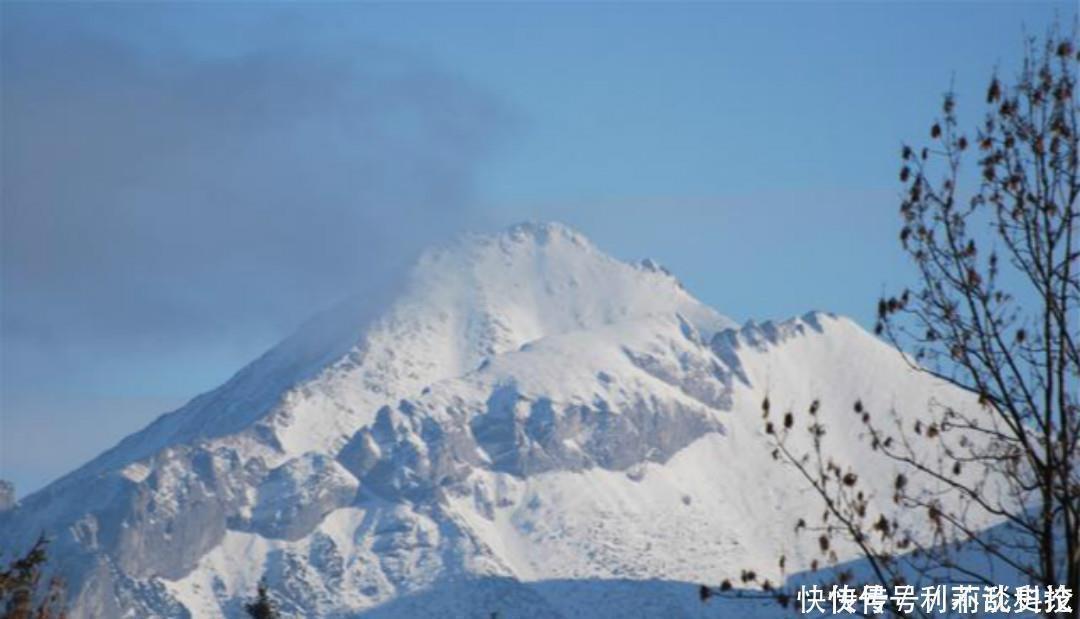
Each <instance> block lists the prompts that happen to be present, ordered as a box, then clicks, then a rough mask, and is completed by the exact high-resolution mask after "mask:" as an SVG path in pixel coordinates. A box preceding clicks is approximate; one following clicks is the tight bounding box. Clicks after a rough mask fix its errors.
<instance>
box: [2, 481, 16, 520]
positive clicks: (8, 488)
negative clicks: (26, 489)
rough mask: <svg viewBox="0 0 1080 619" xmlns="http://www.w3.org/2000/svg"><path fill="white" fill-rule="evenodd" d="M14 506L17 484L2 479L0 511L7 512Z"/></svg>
mask: <svg viewBox="0 0 1080 619" xmlns="http://www.w3.org/2000/svg"><path fill="white" fill-rule="evenodd" d="M12 507H15V484H13V483H11V482H10V481H7V480H4V479H0V512H6V511H7V510H9V509H11V508H12Z"/></svg>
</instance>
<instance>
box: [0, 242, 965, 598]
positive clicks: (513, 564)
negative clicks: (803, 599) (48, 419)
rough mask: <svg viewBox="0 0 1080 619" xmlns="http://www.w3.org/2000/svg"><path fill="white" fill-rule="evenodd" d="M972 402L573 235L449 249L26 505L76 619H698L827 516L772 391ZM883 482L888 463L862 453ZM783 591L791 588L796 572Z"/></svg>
mask: <svg viewBox="0 0 1080 619" xmlns="http://www.w3.org/2000/svg"><path fill="white" fill-rule="evenodd" d="M766 394H767V395H768V396H769V397H770V398H771V400H772V401H773V402H774V403H775V405H776V406H781V407H789V408H790V409H792V410H804V409H805V407H806V406H808V405H809V403H810V402H811V401H812V400H814V399H819V400H821V402H822V403H823V407H822V408H823V412H822V416H823V419H824V422H825V423H826V424H827V425H830V426H832V427H835V428H836V431H835V432H834V433H833V434H831V435H830V438H829V440H835V441H846V442H849V443H850V444H851V445H852V448H851V449H850V450H845V451H847V452H849V453H850V454H851V460H852V462H855V461H857V460H858V458H859V450H858V449H857V448H856V447H855V445H856V444H857V443H858V442H859V441H858V428H857V426H858V424H853V423H850V422H849V421H848V420H847V417H846V416H849V415H850V408H849V407H850V404H851V402H853V401H854V400H855V399H862V401H863V402H865V403H866V405H867V406H868V407H869V408H871V409H872V410H873V409H874V407H876V408H877V410H886V409H889V408H907V409H910V410H913V411H921V410H925V407H926V406H927V403H928V402H929V401H930V399H931V398H939V399H940V398H941V397H945V398H949V397H952V398H959V397H962V395H961V394H958V393H955V392H950V391H949V390H948V389H947V388H946V387H945V386H943V385H940V384H938V383H936V382H934V381H932V380H930V379H929V378H927V377H926V376H925V375H922V374H919V373H916V372H913V371H911V370H910V368H909V366H908V365H907V362H906V361H905V360H904V359H903V358H902V357H901V356H900V355H899V354H898V353H896V352H895V351H894V350H892V349H891V348H889V347H888V346H886V345H884V344H883V343H881V342H879V341H878V340H877V339H876V338H874V337H873V336H871V335H869V334H867V333H866V332H864V331H863V330H862V329H861V328H859V327H858V326H857V325H856V324H854V323H853V322H852V321H850V320H847V319H844V318H839V317H835V316H832V315H828V314H822V313H811V314H807V315H805V316H803V317H800V318H796V319H792V320H789V321H786V322H781V323H772V322H766V323H762V324H757V323H753V322H751V323H748V324H746V325H743V326H741V327H740V326H737V325H736V324H735V323H734V322H733V321H732V320H730V319H729V318H726V317H725V316H723V315H721V314H719V313H718V312H716V311H715V310H713V309H711V308H709V307H707V306H706V305H704V304H702V303H701V302H700V301H698V300H696V299H695V298H693V297H692V296H691V295H690V294H689V293H688V292H687V291H686V290H685V289H684V288H683V287H682V285H681V284H680V283H679V282H678V281H677V280H676V279H675V278H674V277H673V276H672V275H671V274H670V273H668V272H667V271H666V270H664V269H663V268H661V267H659V266H657V265H656V264H655V263H653V262H652V261H644V262H642V263H641V264H639V265H631V264H627V263H624V262H621V261H618V260H615V259H613V258H611V257H609V256H607V255H605V254H604V253H602V252H601V251H599V250H598V249H597V248H596V247H594V246H593V245H592V243H590V242H589V241H588V240H587V239H586V238H585V237H583V236H582V235H580V234H578V233H577V232H574V231H573V230H570V229H568V228H566V227H564V226H561V225H558V224H525V225H519V226H515V227H513V228H511V229H509V230H508V231H506V232H504V233H502V234H498V235H493V236H474V237H469V238H466V239H463V240H461V241H459V242H457V243H455V244H453V245H451V246H448V247H445V248H441V249H436V250H432V251H429V252H427V253H426V254H424V255H423V256H422V257H421V259H420V260H419V262H418V263H417V265H416V266H415V268H414V269H413V270H412V271H411V273H410V275H409V277H408V279H407V281H405V282H403V283H402V284H401V285H400V286H398V287H396V288H394V289H386V290H383V291H381V292H380V293H379V294H376V295H372V296H368V297H365V298H362V299H354V300H352V301H350V302H348V303H345V304H343V305H342V306H341V307H339V308H337V309H335V310H333V311H331V312H328V313H326V314H324V315H322V316H320V317H318V318H316V319H315V320H312V321H311V322H310V323H309V324H307V325H306V326H305V327H303V328H301V329H300V330H299V331H298V332H297V333H296V334H295V335H293V336H292V337H290V338H288V339H287V340H285V341H284V342H282V343H281V344H280V345H278V346H277V347H275V348H273V349H272V350H270V351H269V352H267V353H266V354H265V355H263V356H262V357H260V358H259V359H256V360H255V361H254V362H252V363H251V364H250V365H248V366H247V367H245V368H244V369H242V370H241V371H240V372H238V373H237V374H236V375H235V376H233V377H232V378H231V379H230V380H229V381H228V382H226V383H225V384H224V385H222V386H220V387H218V388H217V389H214V390H213V391H210V392H208V393H206V394H203V395H200V396H198V397H196V398H195V399H193V400H192V401H191V402H189V403H188V404H186V405H185V406H183V407H181V408H180V409H178V410H176V411H174V412H171V413H168V414H166V415H163V416H162V417H160V418H159V419H157V420H156V421H154V422H153V423H152V424H150V425H149V426H148V427H147V428H145V429H143V430H141V431H140V432H137V433H135V434H133V435H131V436H129V437H128V438H126V439H124V440H123V441H121V442H120V443H119V444H118V445H117V446H116V447H114V448H112V449H110V450H109V451H107V452H105V453H104V454H102V455H101V456H99V457H98V458H96V459H94V460H93V461H91V462H89V463H88V464H86V465H85V466H83V467H82V468H80V469H78V470H76V471H74V472H72V473H70V474H69V475H67V476H65V477H63V478H61V479H60V480H58V481H56V482H54V483H53V484H51V485H50V486H48V487H46V488H45V489H43V490H41V491H39V492H37V493H35V494H33V495H31V496H29V497H27V498H25V499H24V500H22V501H21V502H20V503H19V504H18V505H17V506H16V507H15V508H14V509H11V510H8V511H5V512H2V513H0V547H3V548H22V547H25V546H27V545H28V544H30V543H32V541H33V540H34V539H35V538H36V536H37V535H38V534H39V533H40V531H41V530H42V529H44V530H45V531H47V532H48V533H49V534H50V535H51V536H53V537H54V538H55V539H56V541H55V543H54V546H53V548H54V555H55V556H56V557H57V565H58V567H59V569H61V570H62V571H63V572H64V573H65V575H66V577H67V580H68V583H69V588H70V591H71V593H72V594H73V596H74V597H73V602H74V605H75V606H74V609H73V613H72V616H73V617H76V618H81V617H139V618H145V617H242V616H243V603H244V601H245V600H246V599H247V598H248V597H249V596H250V595H252V593H253V592H254V591H255V587H256V583H257V582H258V581H259V580H265V581H266V582H267V583H268V584H269V587H270V591H271V595H272V597H273V598H274V599H275V600H276V601H277V602H278V605H279V607H280V608H281V609H282V611H283V614H284V615H285V616H290V617H355V616H445V617H458V616H460V617H472V616H482V617H486V616H490V615H491V613H499V616H508V617H511V616H512V617H560V616H565V617H573V616H581V615H582V614H588V615H589V616H611V617H615V616H622V615H625V614H626V613H627V612H628V610H632V611H633V614H635V616H665V617H668V616H698V615H699V613H700V612H701V609H700V608H699V607H698V606H697V600H696V597H695V593H694V591H693V584H694V583H700V582H718V581H719V580H721V579H723V578H727V577H730V576H731V575H732V574H734V573H738V570H739V569H740V568H742V567H746V566H758V567H759V569H760V570H761V572H762V573H765V574H768V573H771V572H775V571H776V570H775V564H776V558H777V557H778V556H779V555H780V554H781V553H785V552H786V553H788V554H789V556H790V558H789V568H792V567H793V569H800V568H801V567H805V566H806V565H808V564H809V561H810V558H811V555H810V553H809V552H805V551H804V550H802V549H800V548H797V547H796V548H785V547H783V540H784V539H785V538H787V537H788V532H789V531H790V527H791V525H792V522H793V520H792V518H793V516H792V515H793V514H796V513H800V510H806V509H809V508H811V507H813V506H814V503H813V497H809V496H807V495H806V494H805V493H803V492H801V486H799V484H798V483H797V481H796V480H795V479H794V478H793V477H792V475H791V472H790V471H787V470H784V469H782V468H780V467H777V466H776V465H775V464H773V463H772V461H771V458H770V457H769V453H768V450H767V449H766V448H765V446H764V443H763V438H762V435H761V432H760V429H759V428H760V423H761V421H760V403H761V401H762V399H763V398H764V397H765V396H766ZM860 470H862V471H864V476H865V475H873V474H875V473H878V474H880V476H881V478H882V479H884V480H886V481H887V480H888V479H890V477H889V472H888V471H885V470H879V471H878V470H874V469H873V467H872V466H871V465H868V464H866V463H861V464H860ZM774 579H775V577H774Z"/></svg>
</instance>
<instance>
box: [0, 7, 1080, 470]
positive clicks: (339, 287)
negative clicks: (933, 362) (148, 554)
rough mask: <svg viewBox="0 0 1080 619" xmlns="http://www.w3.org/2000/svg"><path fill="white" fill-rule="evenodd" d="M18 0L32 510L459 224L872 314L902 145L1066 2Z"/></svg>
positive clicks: (16, 457)
mask: <svg viewBox="0 0 1080 619" xmlns="http://www.w3.org/2000/svg"><path fill="white" fill-rule="evenodd" d="M3 12H4V16H3V29H4V35H5V36H4V43H3V46H4V47H3V52H4V56H3V61H4V72H3V81H4V84H3V86H4V95H3V96H4V110H3V114H4V119H3V120H4V125H5V128H6V130H5V134H4V137H3V138H2V139H3V152H4V159H3V175H4V188H3V191H4V200H3V202H4V206H3V208H4V211H3V217H4V226H3V235H4V254H3V268H4V279H3V281H4V296H3V304H4V312H3V324H2V326H3V329H2V336H3V340H2V341H3V349H2V353H3V368H2V375H0V378H2V379H3V392H2V395H0V402H2V405H3V408H2V417H0V477H5V478H10V479H14V480H15V481H16V483H17V484H18V485H19V486H20V489H21V490H22V491H26V490H30V489H33V488H36V487H39V486H40V485H41V484H43V483H45V482H47V481H48V480H49V479H51V478H53V477H55V476H56V475H58V474H61V473H63V472H65V471H67V470H69V469H70V468H72V467H74V466H76V465H78V464H79V463H81V462H82V461H84V460H85V459H87V458H89V457H91V456H93V455H94V454H96V453H97V452H99V451H101V450H102V449H104V448H106V447H108V446H109V445H110V444H111V443H112V442H114V441H115V440H117V439H119V438H120V437H122V436H123V435H125V434H127V433H129V432H131V431H134V430H135V429H137V428H139V427H141V426H142V425H144V424H145V423H147V422H148V421H150V420H151V419H152V418H153V417H155V416H157V415H158V414H160V413H161V412H164V410H166V409H167V408H169V407H172V406H174V405H176V404H179V403H180V402H182V401H183V400H185V399H186V398H188V397H190V396H192V395H194V394H196V393H197V392H199V391H202V390H205V389H207V388H211V387H213V386H215V385H216V384H218V383H220V382H221V381H222V380H224V379H225V378H227V377H228V376H229V375H230V374H231V373H232V372H233V371H235V370H236V369H238V368H239V367H240V366H241V365H243V364H244V363H245V362H246V361H248V360H250V359H251V358H252V357H254V356H255V355H257V354H258V353H259V352H261V351H262V350H264V349H265V348H267V347H268V346H270V345H272V344H273V343H274V342H275V341H277V340H278V339H279V338H280V337H282V336H283V335H285V334H286V333H288V332H289V331H290V330H291V329H292V328H293V327H294V326H295V325H296V324H298V323H299V322H300V321H302V320H303V318H304V317H306V316H307V315H309V314H311V313H313V312H314V311H315V310H317V309H320V308H321V307H324V306H325V305H327V304H329V303H332V302H333V300H334V299H335V298H336V297H337V296H339V295H343V294H345V293H347V292H349V291H350V290H351V289H353V288H355V287H362V286H363V284H364V282H363V280H364V279H365V278H384V277H393V276H394V275H393V274H394V273H396V272H397V271H396V269H398V268H399V266H400V264H404V263H407V261H408V259H409V257H410V256H411V255H412V254H413V253H415V251H416V250H418V249H419V248H420V247H422V246H423V245H426V244H428V243H432V242H438V241H439V240H440V239H443V238H445V237H446V236H449V235H451V234H454V233H456V232H460V231H461V230H463V229H481V230H496V229H499V228H501V227H504V226H507V225H509V224H511V223H514V222H517V221H521V220H527V219H536V220H549V219H554V220H560V221H563V222H565V223H568V224H570V225H572V226H574V227H577V228H579V229H580V230H581V231H583V232H584V233H585V234H587V235H588V236H590V237H591V238H592V239H593V240H594V241H595V242H596V243H597V244H598V245H600V246H601V247H602V248H604V249H606V250H608V251H610V252H611V253H613V254H615V255H616V256H619V257H622V258H627V259H638V258H642V257H645V256H649V257H653V258H655V259H657V260H658V261H659V262H661V263H663V264H664V265H666V266H667V267H669V268H670V269H671V270H672V271H673V272H675V273H676V274H677V275H678V276H679V277H680V278H681V279H682V280H683V281H684V282H685V283H686V285H687V286H688V288H689V289H690V290H691V291H693V292H694V293H695V294H697V295H698V296H699V297H700V298H702V299H703V300H705V301H706V302H708V303H710V304H711V305H713V306H715V307H716V308H717V309H719V310H720V311H722V312H724V313H727V314H729V315H731V316H733V317H735V318H736V319H739V320H743V319H747V318H784V317H788V316H791V315H794V314H799V313H802V312H804V311H806V310H809V309H825V310H831V311H836V312H839V313H843V314H847V315H850V316H853V317H854V318H856V319H857V320H859V321H860V322H861V323H862V324H864V325H866V326H869V325H870V324H871V317H872V311H873V308H874V304H875V302H876V299H877V296H878V295H879V294H880V293H881V292H882V291H883V290H892V289H896V288H898V287H900V286H902V285H903V283H904V282H905V278H906V275H907V273H906V272H905V267H904V262H903V260H902V256H901V255H900V253H899V250H898V247H897V243H896V242H895V239H896V232H897V218H896V214H897V199H896V192H897V191H898V183H897V180H896V174H897V169H898V165H897V163H898V152H899V146H900V144H901V142H902V141H904V140H911V141H916V142H917V141H919V140H921V139H922V138H923V137H924V136H925V135H926V131H927V128H928V127H929V124H930V123H931V121H932V120H933V119H934V116H935V114H936V112H937V110H938V106H939V103H940V99H941V95H942V93H943V91H944V90H945V89H946V88H947V87H948V86H949V85H950V84H953V85H954V87H955V89H956V91H957V92H958V94H959V95H960V111H961V114H962V117H963V118H966V119H967V122H968V123H969V124H974V123H975V122H976V121H977V120H978V119H979V117H980V109H981V107H980V103H981V96H982V94H983V89H984V87H985V84H986V83H987V80H988V77H989V75H990V74H991V72H992V71H993V70H994V69H995V67H997V68H1000V70H1001V71H1002V72H1003V73H1009V72H1011V71H1012V70H1013V69H1014V68H1015V66H1016V64H1017V62H1018V59H1019V57H1020V52H1021V46H1022V41H1023V36H1024V33H1025V32H1027V33H1029V34H1041V33H1043V32H1044V31H1045V29H1046V27H1047V26H1048V25H1049V24H1050V23H1051V22H1052V21H1053V19H1054V18H1055V16H1060V17H1061V18H1062V20H1063V21H1064V22H1066V23H1071V21H1070V20H1072V19H1073V16H1075V13H1076V9H1075V4H1074V3H1070V2H1059V3H1036V2H1024V3H1004V2H995V3H974V2H955V3H945V2H939V3H862V2H842V3H818V2H799V3H722V2H715V3H693V4H677V3H656V4H644V3H633V4H630V3H626V4H618V3H590V4H585V3H508V4H491V3H475V4H459V3H437V4H419V3H407V4H404V3H403V4H361V3H335V4H315V3H306V4H260V3H219V4H218V3H199V4H189V5H184V6H176V5H173V6H161V5H150V4H104V3H102V4H63V5H46V6H38V5H18V4H10V3H7V4H4V5H3ZM56 179H60V181H59V182H57V180H56ZM358 247H359V248H360V249H357V248H358ZM56 445H64V449H62V450H59V452H58V450H57V449H56V448H55V446H56Z"/></svg>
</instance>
